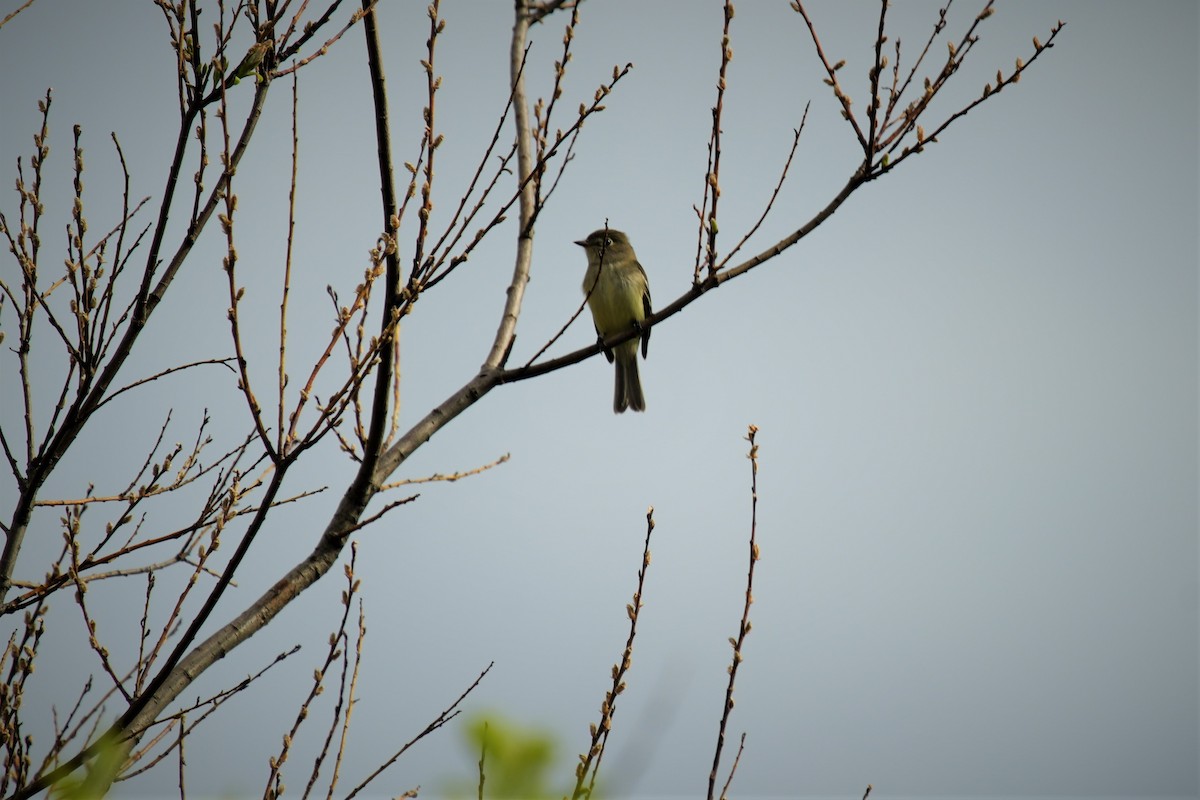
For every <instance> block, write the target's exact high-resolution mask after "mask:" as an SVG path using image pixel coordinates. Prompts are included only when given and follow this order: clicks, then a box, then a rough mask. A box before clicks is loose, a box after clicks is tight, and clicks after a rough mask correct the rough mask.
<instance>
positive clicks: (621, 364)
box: [613, 339, 646, 414]
mask: <svg viewBox="0 0 1200 800" xmlns="http://www.w3.org/2000/svg"><path fill="white" fill-rule="evenodd" d="M628 344H632V347H628V348H627V347H626V346H625V345H628ZM615 355H616V357H617V358H616V368H617V369H616V372H617V381H616V385H615V386H614V387H613V411H614V412H615V413H617V414H620V413H621V412H623V411H624V410H625V409H627V408H631V409H633V410H634V411H645V410H646V397H645V395H643V394H642V381H641V378H640V377H639V376H638V362H637V340H636V339H634V340H633V342H632V343H630V342H626V343H625V344H623V345H621V346H620V347H619V348H617V352H616V354H615Z"/></svg>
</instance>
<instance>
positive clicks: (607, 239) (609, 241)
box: [604, 236, 613, 247]
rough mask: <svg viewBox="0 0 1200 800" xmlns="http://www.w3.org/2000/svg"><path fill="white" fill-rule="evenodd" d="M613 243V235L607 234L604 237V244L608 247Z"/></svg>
mask: <svg viewBox="0 0 1200 800" xmlns="http://www.w3.org/2000/svg"><path fill="white" fill-rule="evenodd" d="M612 243H613V240H612V237H611V236H605V237H604V245H605V247H607V246H609V245H611V244H612Z"/></svg>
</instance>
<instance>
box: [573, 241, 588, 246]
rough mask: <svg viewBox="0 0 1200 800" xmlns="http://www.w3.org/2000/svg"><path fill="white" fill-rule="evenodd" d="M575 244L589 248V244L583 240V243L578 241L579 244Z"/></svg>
mask: <svg viewBox="0 0 1200 800" xmlns="http://www.w3.org/2000/svg"><path fill="white" fill-rule="evenodd" d="M575 244H577V245H579V246H580V247H587V242H585V241H582V240H581V241H578V242H576V243H575Z"/></svg>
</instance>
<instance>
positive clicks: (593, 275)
mask: <svg viewBox="0 0 1200 800" xmlns="http://www.w3.org/2000/svg"><path fill="white" fill-rule="evenodd" d="M575 244H577V245H579V246H580V247H582V248H583V249H584V251H585V252H586V253H587V260H588V266H587V272H586V273H584V276H583V293H584V294H585V295H587V304H588V308H589V309H591V312H592V321H593V322H594V323H595V324H596V333H597V335H598V336H599V337H600V340H601V342H603V340H604V339H607V338H608V337H610V336H614V335H616V334H618V333H622V332H623V331H627V330H629V329H630V328H634V327H636V328H638V329H639V330H640V329H641V324H642V322H643V321H644V320H645V319H646V318H647V317H649V316H650V313H651V312H650V284H649V282H648V281H647V280H646V271H645V270H644V269H642V265H641V264H639V263H638V260H637V256H636V255H635V254H634V252H633V246H632V245H630V244H629V237H628V236H626V235H625V234H623V233H621V232H620V231H614V230H612V229H611V228H604V229H601V230H598V231H595V232H593V233H591V234H589V235H588V237H587V238H586V239H584V240H582V241H579V242H576V243H575ZM639 338H640V339H641V342H642V357H643V358H645V356H646V351H647V348H649V346H650V330H649V329H648V328H647V329H646V330H644V331H642V334H641V336H640V337H634V338H632V339H629V340H627V341H624V342H621V343H620V344H618V345H616V346H615V347H613V348H611V349H610V348H608V347H607V346H605V348H604V355H605V356H606V357H607V358H608V360H609V362H610V363H612V362H613V361H615V362H616V386H615V387H614V391H613V411H614V412H616V413H617V414H620V413H621V412H623V411H624V410H625V409H627V408H632V409H633V410H634V411H645V410H646V398H645V396H644V395H643V394H642V382H641V379H640V378H639V377H638V363H637V351H638V339H639Z"/></svg>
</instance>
